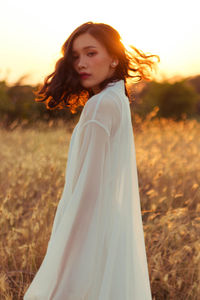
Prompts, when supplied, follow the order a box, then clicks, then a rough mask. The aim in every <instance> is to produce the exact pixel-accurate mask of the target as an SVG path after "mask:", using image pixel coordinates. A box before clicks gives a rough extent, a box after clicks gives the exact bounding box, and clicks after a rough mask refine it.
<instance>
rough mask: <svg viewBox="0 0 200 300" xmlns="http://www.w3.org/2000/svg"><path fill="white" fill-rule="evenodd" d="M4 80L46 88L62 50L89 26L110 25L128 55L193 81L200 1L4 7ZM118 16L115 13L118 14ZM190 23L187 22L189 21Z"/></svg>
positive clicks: (0, 52) (60, 0)
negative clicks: (150, 58)
mask: <svg viewBox="0 0 200 300" xmlns="http://www.w3.org/2000/svg"><path fill="white" fill-rule="evenodd" d="M1 10H2V11H1V12H2V13H1V19H0V25H1V28H3V30H2V33H1V48H0V57H1V69H0V72H1V73H0V77H1V78H4V77H5V76H7V77H8V78H7V79H8V81H16V80H17V79H18V78H19V77H20V76H23V75H24V74H30V76H29V77H28V78H27V79H28V80H27V81H29V82H38V81H39V82H41V81H42V80H43V78H44V76H45V75H48V74H49V73H50V72H52V71H53V69H54V65H55V63H56V60H57V59H58V58H59V57H60V55H61V54H60V50H61V46H62V44H63V43H64V41H65V40H66V39H67V37H68V36H69V35H70V34H71V32H72V31H73V30H74V29H75V28H76V27H78V26H79V25H81V24H82V23H84V22H88V21H93V22H102V23H107V24H109V25H111V26H113V27H114V28H116V29H117V30H118V32H119V33H120V35H121V37H122V40H123V43H124V45H125V47H127V49H128V48H129V46H130V45H133V46H135V47H136V48H137V49H139V50H142V51H143V52H144V53H145V54H155V55H158V56H159V57H160V63H159V74H160V76H161V75H162V76H165V77H170V76H174V75H178V74H179V75H181V76H186V75H193V74H198V73H199V70H200V59H199V53H200V39H197V36H199V28H200V19H199V16H198V11H199V10H198V1H197V0H191V1H190V3H189V2H188V1H186V0H182V1H179V0H177V1H172V0H169V1H167V2H165V3H163V2H162V1H159V0H152V1H148V0H144V1H142V3H141V2H137V3H133V1H132V0H125V1H124V2H123V5H122V3H121V2H119V3H116V1H114V0H111V1H109V2H108V1H105V0H102V1H101V5H100V6H99V7H98V10H94V6H93V2H92V1H91V0H86V1H84V2H80V3H78V6H77V3H75V2H70V3H68V2H66V1H64V0H57V1H56V2H54V1H47V0H44V1H39V0H35V1H33V0H30V1H28V2H27V1H25V0H19V1H17V2H15V1H12V2H11V1H4V3H3V4H2V7H1ZM113 12H114V13H113ZM186 20H187V21H186Z"/></svg>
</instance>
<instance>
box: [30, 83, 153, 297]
mask: <svg viewBox="0 0 200 300" xmlns="http://www.w3.org/2000/svg"><path fill="white" fill-rule="evenodd" d="M151 299H152V297H151V288H150V281H149V273H148V264H147V256H146V250H145V241H144V232H143V224H142V216H141V206H140V197H139V187H138V175H137V165H136V155H135V144H134V135H133V128H132V122H131V114H130V105H129V100H128V98H127V97H126V94H125V82H124V80H119V81H117V82H115V83H109V84H108V86H107V87H106V88H105V89H104V90H102V91H101V92H100V93H98V94H96V95H94V96H92V97H91V98H90V99H89V100H88V101H87V103H86V104H85V106H84V108H83V110H82V112H81V116H80V119H79V122H78V123H77V125H76V126H75V128H74V130H73V133H72V136H71V140H70V145H69V151H68V160H67V167H66V174H65V186H64V189H63V193H62V197H61V199H60V201H59V204H58V207H57V211H56V214H55V218H54V223H53V228H52V233H51V237H50V240H49V243H48V248H47V251H46V255H45V257H44V260H43V262H42V264H41V266H40V268H39V270H38V272H37V273H36V275H35V277H34V279H33V281H32V283H31V284H30V286H29V288H28V290H27V291H26V293H25V295H24V300H151Z"/></svg>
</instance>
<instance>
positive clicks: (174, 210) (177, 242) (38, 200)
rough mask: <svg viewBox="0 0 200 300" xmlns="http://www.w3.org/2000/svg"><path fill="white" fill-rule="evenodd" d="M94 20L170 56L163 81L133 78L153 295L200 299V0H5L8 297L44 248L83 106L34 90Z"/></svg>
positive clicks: (1, 271) (2, 82)
mask: <svg viewBox="0 0 200 300" xmlns="http://www.w3.org/2000/svg"><path fill="white" fill-rule="evenodd" d="M88 21H94V22H103V23H108V24H110V25H111V26H113V27H114V28H116V29H117V30H118V32H119V33H120V35H121V37H122V41H123V42H124V43H125V45H130V44H132V45H133V46H135V47H136V48H138V49H141V50H142V51H143V52H145V53H147V54H148V53H150V54H156V55H159V57H160V63H158V68H157V71H156V72H155V73H154V74H153V77H152V80H151V81H140V82H138V83H134V84H133V83H131V82H129V84H128V91H129V94H130V98H131V100H133V101H131V104H130V108H131V116H132V122H133V132H134V139H135V149H136V158H137V168H138V182H139V190H140V199H141V210H142V220H143V226H144V235H145V244H146V251H147V259H148V267H149V275H150V281H151V290H152V300H162V299H163V300H177V299H181V300H199V299H200V242H199V232H200V218H199V215H200V164H199V162H200V135H199V133H200V122H199V121H200V37H199V32H200V18H199V0H190V1H186V0H168V1H160V0H143V1H133V0H124V1H118V2H117V1H114V0H110V1H106V0H101V1H91V0H85V1H78V2H77V1H70V2H69V1H66V0H65V1H63V0H57V1H52V0H48V1H47V0H40V1H39V0H34V1H33V0H29V1H24V0H18V1H13V0H7V1H1V13H0V43H1V45H0V163H1V168H0V216H1V217H0V261H1V265H0V299H1V300H21V299H23V295H24V292H25V291H26V289H27V287H28V286H29V284H30V282H31V281H32V279H33V277H34V275H35V274H36V272H37V270H38V268H39V266H40V264H41V262H42V260H43V257H44V255H45V252H46V248H47V244H48V240H49V237H50V234H51V228H52V224H53V219H54V215H55V211H56V208H57V205H58V202H59V200H60V198H61V195H62V192H63V187H64V184H65V172H66V166H67V157H68V149H69V143H70V138H71V133H72V130H73V128H74V126H75V125H76V123H77V121H78V119H79V116H80V113H81V110H78V112H77V113H76V114H71V113H70V111H69V110H67V109H65V110H64V109H63V110H57V111H51V110H47V109H46V107H45V105H44V104H42V103H36V102H35V101H34V93H33V91H34V90H36V89H37V87H38V85H39V84H41V83H43V80H44V78H45V77H46V76H47V75H49V74H50V73H52V72H53V71H54V66H55V63H56V61H57V60H58V58H59V57H60V56H61V53H60V50H61V46H62V45H63V43H64V42H65V40H66V39H67V38H68V36H69V35H70V34H71V32H72V31H73V30H74V29H75V28H76V27H77V26H79V25H81V24H82V23H84V22H88ZM67 200H69V199H66V201H67Z"/></svg>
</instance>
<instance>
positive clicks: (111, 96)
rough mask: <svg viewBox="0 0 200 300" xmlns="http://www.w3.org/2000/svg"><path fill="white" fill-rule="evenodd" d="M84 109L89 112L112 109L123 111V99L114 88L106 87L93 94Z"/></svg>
mask: <svg viewBox="0 0 200 300" xmlns="http://www.w3.org/2000/svg"><path fill="white" fill-rule="evenodd" d="M84 110H85V111H86V112H87V113H89V112H90V113H91V112H96V113H97V112H101V111H102V110H103V111H110V112H112V111H113V112H114V111H115V112H116V111H119V112H120V111H121V100H120V95H118V94H117V93H116V92H115V91H114V90H113V89H108V90H107V89H105V90H103V91H101V92H100V93H98V94H96V95H94V96H92V97H91V98H90V99H89V100H88V101H87V102H86V104H85V107H84Z"/></svg>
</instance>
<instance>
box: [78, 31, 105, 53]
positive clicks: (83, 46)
mask: <svg viewBox="0 0 200 300" xmlns="http://www.w3.org/2000/svg"><path fill="white" fill-rule="evenodd" d="M90 48H91V49H92V48H104V47H103V46H102V45H101V43H100V42H99V41H98V40H96V39H95V38H94V37H93V36H92V35H90V34H89V33H83V34H81V35H79V36H78V37H77V38H75V39H74V41H73V43H72V51H73V52H78V51H82V50H87V49H90Z"/></svg>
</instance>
